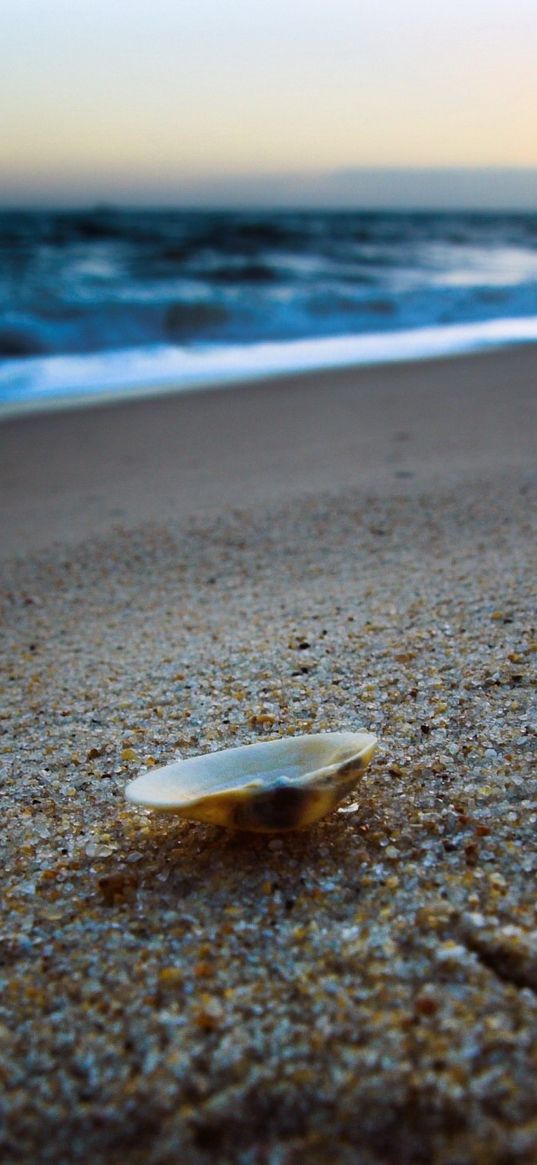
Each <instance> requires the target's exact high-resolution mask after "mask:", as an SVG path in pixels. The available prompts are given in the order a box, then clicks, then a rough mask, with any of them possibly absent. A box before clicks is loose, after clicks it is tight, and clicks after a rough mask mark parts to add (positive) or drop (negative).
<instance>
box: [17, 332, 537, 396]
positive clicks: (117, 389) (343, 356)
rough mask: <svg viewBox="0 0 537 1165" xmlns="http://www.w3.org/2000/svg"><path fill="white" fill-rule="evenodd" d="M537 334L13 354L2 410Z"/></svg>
mask: <svg viewBox="0 0 537 1165" xmlns="http://www.w3.org/2000/svg"><path fill="white" fill-rule="evenodd" d="M536 341H537V316H528V317H522V318H518V319H517V318H513V319H503V320H488V321H485V322H480V323H472V324H449V325H445V326H442V327H438V326H435V327H427V328H413V329H408V330H405V331H396V332H378V333H375V334H366V335H347V336H334V337H330V338H322V339H305V340H285V341H271V342H265V343H258V344H248V345H247V344H241V345H239V344H228V345H211V346H206V347H202V346H199V347H191V348H180V347H172V346H165V345H158V346H151V347H145V348H128V349H123V350H121V351H108V352H97V353H91V354H89V355H84V356H47V357H33V358H31V359H26V360H9V361H6V362H5V363H4V365H3V367H0V414H2V415H6V414H7V413H20V412H23V411H26V410H27V409H35V408H50V407H53V406H54V405H55V404H57V405H59V404H61V405H65V404H72V405H75V404H77V403H87V402H88V400H98V399H99V398H101V399H102V398H110V397H113V398H114V399H116V398H118V397H132V396H139V395H146V394H147V395H153V394H155V393H157V392H161V391H169V389H170V388H171V387H172V386H173V387H174V388H175V389H176V390H177V391H192V390H194V389H202V388H215V387H225V386H229V385H233V384H237V383H240V382H241V381H246V380H260V379H263V378H265V377H271V376H275V375H279V374H284V373H289V372H306V371H312V370H322V369H328V368H343V367H350V366H352V365H374V364H385V363H394V362H398V361H409V360H423V359H430V358H434V357H441V356H450V355H457V354H462V353H464V352H475V351H480V350H484V349H487V348H494V347H496V348H498V347H504V346H506V345H510V344H519V343H534V342H536Z"/></svg>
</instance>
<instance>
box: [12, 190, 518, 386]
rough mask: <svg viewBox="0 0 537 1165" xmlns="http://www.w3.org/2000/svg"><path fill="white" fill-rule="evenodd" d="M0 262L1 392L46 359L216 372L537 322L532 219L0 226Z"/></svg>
mask: <svg viewBox="0 0 537 1165" xmlns="http://www.w3.org/2000/svg"><path fill="white" fill-rule="evenodd" d="M0 256H1V259H2V262H1V264H0V369H1V370H2V378H1V384H2V385H3V386H4V388H3V389H2V390H1V391H3V392H4V393H5V392H6V391H7V389H6V385H7V384H8V383H9V382H10V378H12V377H15V376H17V377H19V372H18V371H17V370H16V366H17V368H18V366H19V363H22V365H24V361H28V362H30V363H29V367H28V375H29V377H30V380H31V368H33V367H34V364H33V363H32V362H33V361H36V360H39V359H44V360H47V359H48V360H49V361H51V362H52V363H50V364H49V365H47V367H48V368H49V371H50V369H52V368H58V369H59V368H60V367H61V358H62V357H65V358H67V357H73V358H74V357H78V358H80V360H81V361H82V362H83V361H84V359H87V360H89V358H90V357H92V356H95V357H96V356H97V355H98V354H99V353H102V354H103V364H104V366H105V367H106V366H108V365H107V361H108V356H107V353H108V354H109V358H110V361H113V354H114V353H115V352H117V351H125V350H131V349H132V350H135V349H138V350H139V352H140V360H142V362H143V356H142V354H143V353H144V352H148V351H151V350H164V349H167V348H169V347H173V346H174V345H175V346H178V347H179V348H180V349H181V350H183V349H185V350H186V349H188V350H191V354H192V356H193V358H194V357H196V358H201V357H200V352H199V349H200V347H201V348H204V347H206V346H207V345H211V346H213V348H214V347H215V346H219V349H218V350H219V351H220V353H221V356H220V358H221V359H222V360H223V359H224V355H223V354H224V350H225V349H226V348H227V347H229V348H230V349H235V348H237V347H238V348H247V347H251V346H252V345H257V346H260V345H263V344H265V345H274V344H283V345H286V344H290V343H293V342H295V341H296V342H304V343H306V344H315V342H316V341H317V340H319V341H323V340H326V341H328V340H330V339H333V340H334V341H335V342H336V341H337V340H338V338H339V339H342V338H344V337H345V336H348V335H353V336H355V337H363V339H364V342H366V343H367V342H368V340H367V338H368V337H369V336H371V335H377V334H378V335H379V336H382V335H384V334H386V335H388V334H395V333H402V332H406V331H410V330H412V329H416V330H418V331H419V330H420V329H431V328H433V329H434V328H443V327H445V326H447V325H463V326H474V325H477V324H480V323H487V322H489V323H491V324H493V323H494V321H496V324H497V330H498V332H500V331H501V328H502V326H503V324H502V321H505V319H514V318H520V319H524V318H531V317H534V316H536V315H537V215H531V214H528V215H509V214H499V215H492V214H487V215H479V214H476V213H472V214H458V215H457V214H433V213H422V214H410V213H401V214H393V213H379V214H375V213H373V212H371V213H353V212H350V211H349V212H337V213H328V212H321V211H315V212H313V211H312V212H304V213H301V212H298V211H293V212H278V213H274V214H270V213H268V212H267V213H261V212H260V213H254V212H249V213H244V214H243V213H239V212H236V213H231V212H229V213H224V212H214V213H213V212H211V213H208V212H207V213H201V212H200V213H197V212H190V211H189V212H179V211H161V212H156V211H123V210H115V209H113V208H110V207H108V208H107V207H101V208H96V209H94V210H92V211H89V210H88V211H79V212H54V211H42V212H38V213H32V214H31V213H25V214H23V213H11V214H8V213H3V214H0ZM55 357H57V358H58V359H59V360H60V364H55V363H54V358H55ZM75 363H76V362H75ZM81 366H82V365H81ZM87 367H89V364H88V365H87ZM50 374H51V375H52V373H50ZM18 382H19V383H20V379H19V381H18Z"/></svg>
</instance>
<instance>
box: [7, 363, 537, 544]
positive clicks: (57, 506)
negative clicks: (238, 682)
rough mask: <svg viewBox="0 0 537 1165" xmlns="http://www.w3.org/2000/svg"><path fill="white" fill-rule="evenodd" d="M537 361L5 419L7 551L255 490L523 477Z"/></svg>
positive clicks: (287, 493) (259, 386) (351, 377)
mask: <svg viewBox="0 0 537 1165" xmlns="http://www.w3.org/2000/svg"><path fill="white" fill-rule="evenodd" d="M536 368H537V347H534V346H529V347H527V348H526V347H520V348H515V349H509V350H501V351H499V352H494V353H477V354H472V355H469V356H462V357H458V358H457V359H453V358H445V359H443V360H434V361H419V362H417V363H415V364H410V363H408V364H407V363H402V364H393V365H384V366H378V367H373V368H357V369H352V368H351V369H338V370H335V371H333V372H327V371H321V372H317V373H309V374H306V375H301V376H298V375H295V376H290V377H274V378H269V379H268V380H264V381H262V380H260V381H257V382H256V383H254V384H239V385H236V386H234V388H233V390H232V391H225V392H222V391H221V390H220V389H213V390H207V391H204V392H201V393H196V392H193V393H188V394H187V393H177V394H174V393H163V394H162V395H159V396H157V397H153V398H151V397H147V396H145V395H144V396H143V397H141V398H140V399H137V400H131V401H126V402H125V401H114V402H109V403H106V404H103V403H102V402H101V403H99V404H96V403H95V404H92V406H91V407H89V408H84V409H67V410H57V411H56V410H52V411H48V412H45V413H35V414H33V413H32V414H28V415H25V416H22V417H17V418H10V419H5V420H4V422H3V423H2V424H0V488H1V490H2V497H3V501H4V521H3V540H2V546H1V549H0V556H1V557H3V558H8V557H10V556H11V555H12V554H19V553H26V552H30V551H31V550H32V549H33V548H34V547H35V548H39V547H45V546H46V545H47V544H48V542H49V541H52V542H54V541H66V542H67V543H69V544H71V545H73V544H76V543H77V542H79V541H82V540H83V539H84V538H86V537H89V536H92V535H94V534H106V533H107V532H108V531H109V530H111V529H112V528H114V526H118V527H120V526H124V527H126V528H133V527H134V526H136V525H138V524H140V523H143V522H151V521H152V522H166V521H177V520H179V519H184V518H187V517H189V516H194V515H196V514H200V513H207V512H217V511H218V510H219V509H221V508H222V507H226V506H241V505H242V504H243V503H244V500H245V498H246V499H247V500H248V503H249V504H251V505H254V504H255V505H263V504H265V503H269V504H270V503H272V502H276V503H277V502H278V501H279V500H285V499H286V498H288V497H293V496H303V495H306V494H314V493H316V492H318V491H319V490H324V491H328V492H330V491H332V492H337V491H338V490H339V489H341V488H353V487H355V488H361V489H365V490H367V491H369V492H373V493H375V492H380V493H383V494H390V493H394V492H397V491H399V492H401V491H402V492H406V493H409V492H410V493H414V494H416V493H418V492H419V491H420V490H427V489H428V488H430V486H431V484H435V483H438V482H439V481H441V480H443V479H445V481H446V482H449V481H454V480H456V479H457V478H458V477H461V476H462V478H463V479H471V478H472V477H474V478H479V476H480V475H481V476H484V477H487V475H488V474H489V472H492V473H493V474H495V475H497V474H498V473H499V472H501V471H502V470H503V471H504V472H506V473H509V472H510V471H511V470H515V471H517V470H518V467H519V465H520V466H522V465H525V466H527V465H529V464H530V463H531V461H532V458H533V455H534V442H533V434H534V432H535V410H536V397H535V390H534V387H533V386H534V383H535V377H536ZM398 474H399V475H400V476H399V477H398V476H397V475H398Z"/></svg>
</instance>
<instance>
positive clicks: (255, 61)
mask: <svg viewBox="0 0 537 1165" xmlns="http://www.w3.org/2000/svg"><path fill="white" fill-rule="evenodd" d="M0 44H1V45H2V59H3V66H2V69H1V72H0V202H1V203H3V204H4V205H7V204H9V205H18V204H21V205H24V204H31V203H40V202H48V203H58V204H80V203H84V204H87V203H88V202H94V201H106V202H108V201H109V202H127V203H134V204H136V203H144V202H149V203H152V204H158V203H162V204H170V203H179V204H182V203H184V204H187V203H189V202H192V203H200V202H201V203H203V202H207V203H208V204H210V203H211V202H215V203H218V202H228V203H234V202H236V203H237V204H241V203H248V202H257V201H261V202H262V201H267V200H268V201H272V202H278V201H282V202H288V203H295V204H296V203H297V202H301V201H303V202H305V203H307V202H308V201H311V202H312V203H315V202H332V203H333V204H335V205H336V204H338V203H343V204H345V203H350V204H352V203H353V201H356V202H358V203H359V202H360V201H362V202H363V201H364V200H365V202H366V203H367V202H368V201H369V202H371V200H373V201H375V199H376V200H377V202H380V203H382V202H383V199H384V200H386V199H387V201H388V203H390V201H395V203H397V201H398V200H399V201H400V202H402V203H407V202H409V201H410V202H412V200H413V199H414V201H416V199H417V200H418V202H419V201H420V199H421V200H422V201H423V200H424V201H425V202H427V200H428V199H430V200H431V201H432V202H433V203H434V202H442V200H443V199H444V200H446V201H447V203H448V204H449V203H450V200H451V201H453V200H455V202H456V201H457V200H459V201H460V200H461V199H462V200H463V201H464V200H466V202H468V203H469V204H471V203H472V201H474V202H476V203H479V202H480V201H484V202H486V201H487V198H489V199H490V198H492V201H493V202H494V200H496V202H498V200H499V204H501V203H502V201H503V202H507V204H509V203H510V202H512V203H513V204H516V203H517V200H518V201H519V202H521V204H528V202H529V204H530V205H535V208H536V209H537V131H536V125H537V69H536V67H535V59H536V46H537V0H464V3H462V2H461V3H457V2H456V0H455V2H454V0H0ZM490 167H493V168H495V169H494V172H493V175H494V181H493V182H492V186H491V185H490V183H489V182H488V179H487V173H486V170H487V168H490ZM438 168H441V171H442V172H441V173H440V175H438V174H436V175H435V173H434V171H435V170H437V169H438ZM475 168H477V169H481V168H485V174H484V175H483V174H481V175H479V174H476V175H474V176H473V177H472V174H470V173H469V171H473V170H474V169H475ZM496 168H500V171H501V173H499V172H498V171H497V169H496ZM416 169H417V173H412V171H415V170H416ZM408 170H410V171H411V173H410V176H409V175H408V174H407V173H406V171H408ZM431 171H432V174H431ZM461 171H462V174H461ZM399 179H400V180H401V181H399ZM444 179H446V180H444ZM409 182H410V186H409ZM461 182H462V186H461V185H460V184H461ZM472 182H474V185H472ZM405 183H406V185H405ZM431 183H432V185H431ZM468 183H470V185H468Z"/></svg>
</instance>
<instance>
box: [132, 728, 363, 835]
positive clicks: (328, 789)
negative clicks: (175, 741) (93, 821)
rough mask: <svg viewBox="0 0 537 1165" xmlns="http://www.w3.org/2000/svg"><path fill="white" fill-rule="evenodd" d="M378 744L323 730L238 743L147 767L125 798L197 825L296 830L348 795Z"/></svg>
mask: <svg viewBox="0 0 537 1165" xmlns="http://www.w3.org/2000/svg"><path fill="white" fill-rule="evenodd" d="M376 744H377V741H376V737H375V736H373V735H372V734H371V733H368V732H359V733H355V732H322V733H316V734H313V735H310V736H294V737H283V738H281V739H279V740H272V741H264V742H261V743H259V744H250V745H243V746H241V747H239V748H230V749H225V750H223V751H220V752H213V753H207V754H205V755H204V756H198V757H192V758H191V759H188V760H184V761H178V762H176V763H175V764H171V765H166V766H165V767H164V768H160V769H152V770H150V771H149V772H147V773H144V774H143V775H142V776H141V777H138V778H137V779H136V780H134V781H131V783H130V784H129V785H128V786H127V788H126V796H127V799H128V800H129V801H132V802H134V803H135V804H137V805H143V806H145V807H146V808H150V809H156V810H160V811H161V812H168V813H179V814H181V815H182V816H183V817H187V818H189V819H191V820H196V821H208V822H211V823H214V824H218V825H227V826H234V827H235V828H239V829H250V830H256V831H262V832H273V831H281V830H286V829H300V828H303V827H304V826H305V825H310V824H311V823H312V822H313V821H316V820H318V819H319V817H322V816H324V815H325V813H328V812H329V811H330V810H331V809H332V808H334V807H335V805H337V803H338V802H339V801H341V800H342V798H343V797H345V796H346V794H347V792H348V791H349V790H350V789H351V788H352V787H353V786H354V784H355V783H356V781H357V780H358V779H359V777H360V776H361V774H362V773H363V772H364V770H365V768H366V766H367V764H368V762H369V760H370V758H371V756H372V754H373V752H374V751H375V748H376Z"/></svg>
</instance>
